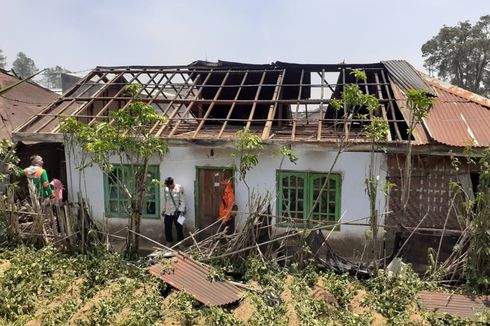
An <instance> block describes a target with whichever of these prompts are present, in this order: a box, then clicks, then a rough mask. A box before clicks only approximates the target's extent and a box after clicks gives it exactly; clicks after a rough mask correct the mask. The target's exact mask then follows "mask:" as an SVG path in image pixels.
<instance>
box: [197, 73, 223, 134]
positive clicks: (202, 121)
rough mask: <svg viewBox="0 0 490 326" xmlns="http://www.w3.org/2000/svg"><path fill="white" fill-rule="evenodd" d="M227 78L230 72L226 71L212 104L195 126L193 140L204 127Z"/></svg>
mask: <svg viewBox="0 0 490 326" xmlns="http://www.w3.org/2000/svg"><path fill="white" fill-rule="evenodd" d="M229 76H230V71H229V70H228V71H227V72H226V75H225V77H224V78H223V81H222V82H221V87H220V88H218V91H217V92H216V94H215V95H214V98H213V103H211V104H210V105H209V107H208V109H207V110H206V113H205V114H204V117H202V120H201V121H200V122H199V125H198V126H197V128H196V131H195V132H194V135H193V136H192V138H193V139H194V138H196V137H197V134H198V133H199V130H201V128H202V126H204V123H205V122H206V119H207V118H208V116H209V114H210V113H211V110H212V109H213V107H214V104H215V103H216V102H215V101H216V100H217V99H218V98H219V96H220V94H221V91H222V90H223V86H224V85H225V84H226V81H227V80H228V77H229Z"/></svg>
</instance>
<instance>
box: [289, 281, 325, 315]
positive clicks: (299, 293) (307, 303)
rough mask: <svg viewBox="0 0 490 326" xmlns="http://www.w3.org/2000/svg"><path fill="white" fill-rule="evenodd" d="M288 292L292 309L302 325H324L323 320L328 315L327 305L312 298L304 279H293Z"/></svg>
mask: <svg viewBox="0 0 490 326" xmlns="http://www.w3.org/2000/svg"><path fill="white" fill-rule="evenodd" d="M290 290H291V293H292V294H293V298H294V309H295V311H296V314H297V315H298V317H299V319H300V320H301V324H302V325H326V322H325V320H324V319H325V316H326V315H327V314H328V306H327V303H326V301H323V300H316V299H314V298H312V296H311V289H310V287H309V286H308V283H307V282H306V281H305V280H304V279H302V278H296V279H294V280H293V281H292V282H291V284H290Z"/></svg>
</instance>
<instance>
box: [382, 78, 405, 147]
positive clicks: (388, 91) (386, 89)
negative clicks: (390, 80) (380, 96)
mask: <svg viewBox="0 0 490 326" xmlns="http://www.w3.org/2000/svg"><path fill="white" fill-rule="evenodd" d="M381 78H382V79H383V84H385V91H386V94H387V95H388V106H389V107H390V111H391V115H392V116H393V120H394V121H396V120H397V119H396V114H395V107H394V106H393V99H392V98H391V96H390V89H389V87H388V85H387V84H386V83H387V80H386V77H385V73H384V71H383V70H381ZM394 125H395V132H396V136H397V137H398V140H403V138H402V134H401V132H400V129H399V128H398V123H397V122H395V123H394Z"/></svg>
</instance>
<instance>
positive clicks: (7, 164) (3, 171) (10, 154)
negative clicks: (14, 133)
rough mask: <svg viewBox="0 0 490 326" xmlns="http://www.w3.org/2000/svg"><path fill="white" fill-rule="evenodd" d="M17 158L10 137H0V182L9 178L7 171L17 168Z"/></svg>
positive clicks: (10, 171)
mask: <svg viewBox="0 0 490 326" xmlns="http://www.w3.org/2000/svg"><path fill="white" fill-rule="evenodd" d="M18 163H19V158H18V157H17V155H16V153H15V146H14V144H13V143H12V141H10V139H0V182H3V181H5V180H7V179H8V178H9V173H12V172H14V171H16V170H17V164H18Z"/></svg>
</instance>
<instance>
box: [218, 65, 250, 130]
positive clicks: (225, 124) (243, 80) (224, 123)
mask: <svg viewBox="0 0 490 326" xmlns="http://www.w3.org/2000/svg"><path fill="white" fill-rule="evenodd" d="M247 76H248V71H247V72H245V74H243V78H242V81H241V82H240V86H239V88H238V90H237V92H236V94H235V98H234V99H233V103H232V104H231V107H230V109H229V110H228V113H227V114H226V118H225V122H223V126H222V127H221V130H220V131H219V134H218V139H220V138H221V136H222V135H223V132H224V131H225V128H226V126H227V124H228V120H229V119H230V117H231V114H232V113H233V109H234V108H235V105H236V101H237V100H238V97H239V96H240V93H241V91H242V87H243V85H244V84H245V80H246V79H247Z"/></svg>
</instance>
